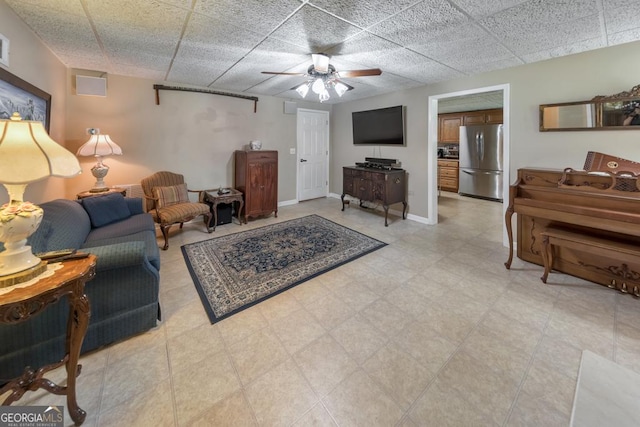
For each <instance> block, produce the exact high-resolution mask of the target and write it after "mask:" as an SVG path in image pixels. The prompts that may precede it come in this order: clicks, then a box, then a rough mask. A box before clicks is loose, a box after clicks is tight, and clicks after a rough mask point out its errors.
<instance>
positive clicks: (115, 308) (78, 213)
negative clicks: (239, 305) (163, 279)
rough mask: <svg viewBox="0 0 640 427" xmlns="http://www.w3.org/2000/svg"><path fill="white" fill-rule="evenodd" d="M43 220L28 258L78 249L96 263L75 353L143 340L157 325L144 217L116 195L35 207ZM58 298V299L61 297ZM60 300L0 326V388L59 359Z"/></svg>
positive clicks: (150, 235)
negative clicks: (81, 336)
mask: <svg viewBox="0 0 640 427" xmlns="http://www.w3.org/2000/svg"><path fill="white" fill-rule="evenodd" d="M40 207H41V208H42V209H43V210H44V217H43V220H42V223H41V224H40V227H39V228H38V230H37V231H36V232H35V233H34V234H33V235H32V236H31V237H30V238H29V240H28V242H29V244H30V245H31V247H32V250H33V252H34V253H39V252H47V251H53V250H59V249H68V248H73V249H78V250H79V251H82V252H90V253H93V254H95V255H97V257H98V259H97V263H96V275H95V278H94V279H92V280H91V281H89V282H87V284H86V288H85V290H86V294H87V296H88V297H89V301H90V304H91V318H90V321H89V328H88V330H87V334H86V336H85V339H84V342H83V345H82V352H83V353H84V352H87V351H90V350H94V349H96V348H99V347H101V346H104V345H107V344H110V343H113V342H116V341H119V340H122V339H124V338H127V337H130V336H132V335H134V334H138V333H140V332H144V331H146V330H148V329H150V328H153V327H154V326H155V325H156V322H157V320H159V319H160V304H159V300H158V294H159V284H160V275H159V272H160V251H159V249H158V244H157V241H156V231H155V225H154V222H153V219H152V217H151V215H150V214H148V213H145V212H144V211H143V208H142V200H141V199H139V198H130V199H128V198H124V197H123V196H122V195H121V194H119V193H115V194H109V195H105V196H99V197H90V198H86V199H82V200H80V201H75V200H64V199H59V200H53V201H50V202H47V203H43V204H41V205H40ZM65 298H66V297H65ZM68 310H69V305H68V302H67V301H66V299H64V300H60V301H58V302H57V303H55V304H52V305H50V306H49V307H48V308H47V309H45V310H44V311H43V312H41V313H40V314H38V315H36V316H34V317H33V318H31V319H29V320H27V321H25V322H22V323H18V324H16V325H0V384H2V383H4V382H6V381H7V380H10V379H12V378H14V377H17V376H19V375H20V374H22V372H23V370H24V368H25V367H26V366H31V367H33V368H36V369H37V368H39V367H41V366H44V365H47V364H50V363H55V362H57V361H59V360H60V359H61V358H62V356H63V354H64V343H65V336H66V324H67V317H68Z"/></svg>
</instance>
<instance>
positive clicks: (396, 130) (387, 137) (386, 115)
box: [352, 105, 404, 145]
mask: <svg viewBox="0 0 640 427" xmlns="http://www.w3.org/2000/svg"><path fill="white" fill-rule="evenodd" d="M352 122H353V143H354V145H404V108H403V107H402V105H398V106H396V107H388V108H380V109H378V110H368V111H355V112H353V113H352Z"/></svg>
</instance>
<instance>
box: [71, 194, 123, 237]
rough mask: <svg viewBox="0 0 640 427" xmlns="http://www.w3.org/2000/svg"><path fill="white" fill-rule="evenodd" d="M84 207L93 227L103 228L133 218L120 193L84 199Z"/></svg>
mask: <svg viewBox="0 0 640 427" xmlns="http://www.w3.org/2000/svg"><path fill="white" fill-rule="evenodd" d="M82 206H83V207H84V209H85V210H86V211H87V213H88V214H89V218H91V225H92V226H93V227H94V228H95V227H102V226H103V225H107V224H111V223H112V222H116V221H120V220H123V219H125V218H129V217H130V216H131V211H130V210H129V206H128V205H127V202H126V201H125V200H124V196H123V195H122V194H120V193H112V194H107V195H105V196H96V197H87V198H85V199H82Z"/></svg>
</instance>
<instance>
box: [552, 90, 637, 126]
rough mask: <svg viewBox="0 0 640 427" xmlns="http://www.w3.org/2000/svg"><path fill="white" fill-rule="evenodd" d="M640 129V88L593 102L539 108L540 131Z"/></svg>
mask: <svg viewBox="0 0 640 427" xmlns="http://www.w3.org/2000/svg"><path fill="white" fill-rule="evenodd" d="M618 129H620V130H630V129H636V130H640V85H638V86H635V87H634V88H633V89H631V91H629V92H620V93H619V94H616V95H611V96H596V97H595V98H593V99H592V100H590V101H578V102H564V103H559V104H544V105H540V132H549V131H576V130H618Z"/></svg>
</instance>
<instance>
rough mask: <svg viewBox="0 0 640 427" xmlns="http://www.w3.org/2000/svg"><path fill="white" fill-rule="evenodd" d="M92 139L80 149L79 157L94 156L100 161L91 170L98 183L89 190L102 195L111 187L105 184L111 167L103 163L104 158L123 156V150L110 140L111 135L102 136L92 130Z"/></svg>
mask: <svg viewBox="0 0 640 427" xmlns="http://www.w3.org/2000/svg"><path fill="white" fill-rule="evenodd" d="M89 131H90V132H91V138H89V140H88V141H87V142H85V143H84V144H83V145H82V146H81V147H80V148H78V152H77V153H76V155H77V156H93V157H95V158H96V159H98V163H96V164H95V165H94V166H93V167H92V168H91V174H93V176H94V177H95V178H96V183H95V184H94V185H93V188H92V189H91V190H89V191H90V192H91V193H101V192H103V191H108V190H109V187H107V185H106V184H105V183H104V177H105V176H107V173H108V172H109V166H107V165H105V164H104V163H102V157H103V156H113V155H116V156H121V155H122V148H120V147H119V146H118V144H116V143H115V142H113V141H112V140H111V138H109V135H101V134H100V133H98V132H97V131H96V130H95V129H90V130H89Z"/></svg>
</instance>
